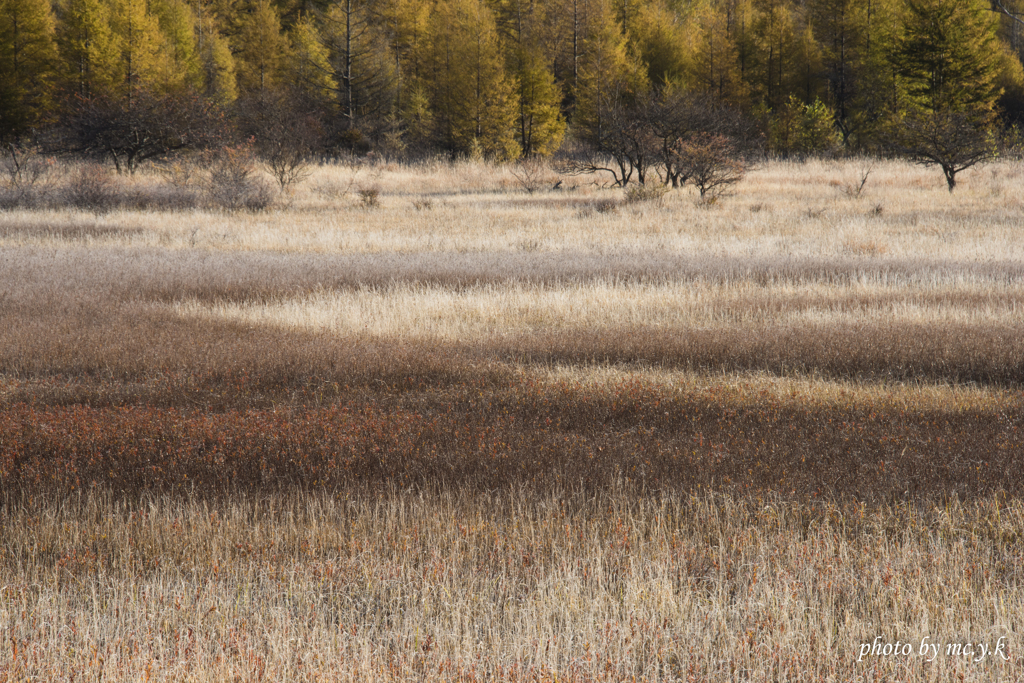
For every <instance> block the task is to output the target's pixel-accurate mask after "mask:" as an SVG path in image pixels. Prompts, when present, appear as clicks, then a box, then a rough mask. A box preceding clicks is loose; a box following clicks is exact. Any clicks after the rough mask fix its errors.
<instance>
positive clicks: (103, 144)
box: [57, 91, 228, 174]
mask: <svg viewBox="0 0 1024 683" xmlns="http://www.w3.org/2000/svg"><path fill="white" fill-rule="evenodd" d="M227 135H228V126H227V124H226V120H225V118H224V115H223V113H222V112H221V111H220V110H219V109H218V107H217V106H216V105H215V104H214V103H212V102H210V101H209V100H207V99H206V98H203V97H201V96H200V95H198V94H196V93H178V94H167V95H164V94H155V93H151V92H146V91H136V92H135V93H134V94H133V96H132V97H131V98H130V99H129V98H120V99H115V98H107V97H99V96H94V97H81V96H79V97H76V98H75V99H74V100H73V101H72V103H71V104H70V106H69V107H68V109H67V111H66V113H65V116H64V119H63V125H62V126H61V135H60V136H59V138H58V140H59V141H58V143H57V144H58V148H59V149H60V150H62V151H67V152H77V153H84V154H90V153H91V154H97V155H102V156H106V155H109V156H110V158H111V160H112V161H113V162H114V167H115V168H116V169H117V172H118V173H129V174H132V173H134V172H135V170H136V169H137V168H138V166H139V164H140V163H142V162H143V161H146V160H148V159H153V158H157V157H162V156H165V155H167V154H170V153H173V152H178V151H181V150H185V149H195V148H202V147H212V146H216V145H219V144H222V143H223V141H224V140H225V138H226V137H227Z"/></svg>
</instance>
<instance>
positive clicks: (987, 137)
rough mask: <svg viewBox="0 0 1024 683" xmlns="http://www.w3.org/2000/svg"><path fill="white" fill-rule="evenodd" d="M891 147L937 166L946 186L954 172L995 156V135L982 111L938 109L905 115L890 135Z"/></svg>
mask: <svg viewBox="0 0 1024 683" xmlns="http://www.w3.org/2000/svg"><path fill="white" fill-rule="evenodd" d="M893 140H894V144H893V147H894V148H895V150H896V151H897V152H899V153H901V154H903V155H905V156H906V157H907V158H908V159H910V160H911V161H913V162H914V163H917V164H920V165H922V166H938V167H939V168H941V169H942V175H943V177H944V178H945V179H946V187H947V189H949V191H950V192H952V191H953V190H954V189H955V188H956V176H957V174H958V173H960V171H965V170H967V169H969V168H971V167H973V166H977V165H978V164H983V163H985V162H986V161H989V160H991V159H992V158H994V157H995V155H996V152H997V145H996V139H995V136H994V135H993V133H992V132H991V131H990V130H989V129H988V127H987V125H986V116H985V115H984V113H983V112H971V111H966V112H961V111H953V110H939V111H934V112H925V113H919V114H915V115H908V116H907V117H905V118H904V120H903V121H901V122H900V126H899V128H898V129H897V130H896V132H895V134H894V135H893Z"/></svg>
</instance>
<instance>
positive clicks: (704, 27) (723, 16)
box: [687, 7, 747, 104]
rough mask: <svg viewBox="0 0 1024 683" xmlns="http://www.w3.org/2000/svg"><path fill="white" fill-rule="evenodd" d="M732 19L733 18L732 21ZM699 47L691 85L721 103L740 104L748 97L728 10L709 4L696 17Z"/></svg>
mask: <svg viewBox="0 0 1024 683" xmlns="http://www.w3.org/2000/svg"><path fill="white" fill-rule="evenodd" d="M730 19H732V21H730ZM695 24H696V26H697V29H698V33H697V35H696V37H695V40H694V44H695V46H696V49H695V51H694V55H693V58H692V60H691V62H690V65H689V73H688V74H687V76H688V77H687V80H688V81H689V83H690V84H691V87H692V88H693V89H694V90H696V91H698V92H703V93H707V94H709V95H713V96H714V97H716V98H717V99H718V100H720V101H722V102H729V103H732V104H740V103H742V102H743V101H744V100H745V99H746V94H747V87H746V83H745V82H744V80H743V71H742V69H741V65H740V54H739V48H738V46H737V44H736V41H735V40H734V39H733V35H732V31H730V28H731V26H730V25H731V24H732V25H733V27H734V26H735V17H732V18H731V17H730V16H729V15H728V14H727V13H726V11H725V9H723V8H715V7H708V8H706V9H705V10H703V11H702V12H701V13H700V15H699V16H698V17H697V18H696V21H695Z"/></svg>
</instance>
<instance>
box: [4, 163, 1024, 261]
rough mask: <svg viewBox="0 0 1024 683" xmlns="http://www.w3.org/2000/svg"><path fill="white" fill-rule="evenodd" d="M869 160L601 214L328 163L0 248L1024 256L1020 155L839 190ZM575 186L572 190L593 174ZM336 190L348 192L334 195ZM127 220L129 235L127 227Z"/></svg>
mask: <svg viewBox="0 0 1024 683" xmlns="http://www.w3.org/2000/svg"><path fill="white" fill-rule="evenodd" d="M863 164H864V162H860V161H858V160H846V161H829V162H825V161H810V162H806V163H795V162H769V163H766V164H763V165H762V166H760V167H758V168H757V169H755V170H754V171H753V172H752V173H751V174H750V175H749V176H748V177H747V179H745V180H744V181H743V182H742V183H740V184H739V185H738V186H737V188H736V193H735V195H734V196H731V197H728V198H726V199H724V200H723V201H721V202H720V203H719V204H717V205H715V206H712V207H706V208H701V207H699V206H698V205H697V204H696V203H695V201H694V196H693V193H692V191H691V190H690V189H689V188H687V189H684V190H682V191H678V192H673V193H670V194H669V196H668V197H667V198H666V199H665V200H664V201H663V202H661V203H660V204H654V203H648V204H644V203H641V204H635V205H628V206H621V207H620V208H618V209H616V210H613V211H606V212H599V211H595V210H593V208H592V206H593V205H594V203H595V202H608V201H609V200H612V201H619V200H621V198H622V192H621V191H620V190H613V189H605V190H600V189H594V188H591V187H587V186H585V185H581V186H580V188H579V189H577V190H575V191H557V192H556V191H542V192H538V193H533V194H528V193H526V192H525V191H522V190H521V189H518V187H517V185H516V182H515V179H514V177H513V176H512V175H511V171H510V169H508V168H503V167H500V166H493V165H485V164H473V163H468V162H466V163H461V164H456V165H454V166H449V165H446V164H441V163H432V164H423V165H415V166H401V165H396V164H386V163H384V164H379V165H377V166H372V167H369V168H365V169H359V168H353V167H345V166H323V167H319V168H317V169H315V171H314V173H313V175H312V176H311V177H310V178H309V179H308V180H307V181H306V182H305V183H304V184H302V185H300V186H299V187H298V188H296V189H295V191H294V192H292V193H290V194H288V195H286V196H284V197H282V199H281V201H280V202H279V204H278V206H277V207H276V208H274V209H272V210H270V211H267V212H263V213H258V214H249V213H236V214H232V213H224V212H210V211H199V210H196V211H186V212H180V213H159V212H156V213H152V212H135V211H116V212H113V213H110V214H105V215H101V216H92V215H91V214H88V213H83V212H68V211H62V212H45V211H33V212H28V211H12V212H5V213H4V214H2V215H0V245H5V246H15V245H20V244H28V243H31V244H39V243H46V244H50V243H54V244H57V245H60V244H66V243H67V241H68V239H67V238H66V237H60V236H54V235H46V234H41V235H33V234H32V231H31V230H22V229H19V225H23V224H26V223H28V224H31V223H47V222H49V223H52V222H63V221H72V222H74V221H78V222H93V223H96V224H98V225H101V226H106V227H109V228H114V230H111V231H110V232H109V234H108V236H106V237H98V238H89V239H90V240H91V241H90V243H102V244H131V245H134V246H154V247H161V248H169V249H203V250H217V251H234V250H243V251H252V250H268V251H278V252H285V253H296V252H315V253H342V254H356V253H383V252H401V253H417V252H446V251H447V252H453V253H471V252H480V251H524V250H526V251H560V250H567V249H572V250H581V251H589V252H593V253H609V252H619V251H622V250H632V249H645V250H661V251H665V252H668V253H689V252H694V251H699V252H707V253H709V254H715V255H721V256H731V257H741V256H750V255H752V254H757V255H760V256H764V257H768V256H772V255H779V256H787V257H788V256H798V257H799V256H815V257H822V256H837V257H838V256H850V255H853V256H878V255H886V256H889V257H908V256H920V255H928V256H929V257H931V258H945V259H959V260H970V261H976V262H981V261H986V260H993V259H996V260H998V259H1021V258H1024V246H1022V241H1021V240H1020V238H1019V237H1020V217H1021V213H1022V202H1024V196H1022V190H1021V183H1020V182H1018V181H1019V180H1020V177H1021V175H1022V171H1021V165H1020V163H1018V162H1009V161H1008V162H1000V163H997V164H992V165H990V166H987V167H985V168H983V169H979V170H976V171H974V172H967V173H964V174H963V180H962V182H961V183H960V184H959V185H958V188H957V191H956V192H955V193H954V194H952V195H950V194H949V193H948V192H946V191H945V189H944V186H943V185H942V182H941V177H940V175H938V174H937V173H935V171H934V169H927V168H921V167H918V166H913V165H911V164H908V163H905V162H899V161H878V162H873V168H872V171H871V173H870V174H869V177H868V182H867V183H866V185H865V188H864V190H863V192H862V193H861V195H860V196H859V197H857V198H851V197H850V196H848V195H847V194H846V193H845V192H844V191H843V188H844V187H846V186H847V185H849V184H850V183H851V182H854V181H855V180H856V179H857V177H858V174H859V173H860V172H861V169H862V167H863ZM353 178H355V180H353ZM566 181H567V182H566V185H565V187H570V186H571V185H572V183H575V182H582V180H581V179H579V178H577V179H569V178H567V179H566ZM136 182H143V180H141V179H140V180H138V181H136ZM363 185H366V186H367V187H369V186H371V185H372V186H373V187H375V188H378V189H379V190H380V192H381V194H380V206H378V207H366V206H364V205H363V204H362V203H361V201H360V199H359V195H358V189H359V188H360V187H362V186H363ZM325 187H327V188H330V187H336V188H340V189H336V191H334V192H333V193H332V192H331V191H327V190H324V188H325ZM345 188H348V190H347V191H345V192H343V191H342V190H344V189H345ZM116 228H125V229H126V230H125V231H123V232H122V233H118V231H117V230H116ZM127 229H130V230H127ZM138 231H141V232H138Z"/></svg>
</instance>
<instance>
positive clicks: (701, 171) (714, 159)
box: [673, 133, 747, 203]
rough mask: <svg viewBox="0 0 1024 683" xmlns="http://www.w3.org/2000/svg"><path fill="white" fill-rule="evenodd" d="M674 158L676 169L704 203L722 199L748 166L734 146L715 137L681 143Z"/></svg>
mask: <svg viewBox="0 0 1024 683" xmlns="http://www.w3.org/2000/svg"><path fill="white" fill-rule="evenodd" d="M673 154H674V157H675V159H676V165H677V166H678V167H679V168H681V169H683V173H684V175H685V176H686V177H688V178H689V179H690V182H692V183H693V185H694V187H696V188H697V191H698V192H700V199H701V200H702V201H703V202H705V203H707V202H714V201H715V200H717V199H718V198H719V197H722V196H724V195H725V194H726V192H727V190H728V189H729V187H730V186H732V185H734V184H736V183H738V182H739V181H740V180H742V179H743V176H744V175H746V172H747V164H746V162H744V161H743V160H742V159H740V158H739V155H738V153H737V149H736V145H735V143H733V142H732V140H730V139H729V138H727V137H726V136H724V135H721V134H718V133H700V134H698V135H695V136H693V137H692V138H689V139H687V140H681V141H679V142H678V143H676V145H675V148H674V151H673Z"/></svg>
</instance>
